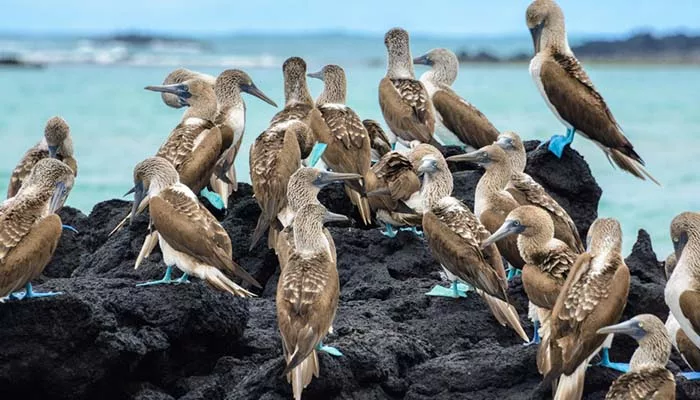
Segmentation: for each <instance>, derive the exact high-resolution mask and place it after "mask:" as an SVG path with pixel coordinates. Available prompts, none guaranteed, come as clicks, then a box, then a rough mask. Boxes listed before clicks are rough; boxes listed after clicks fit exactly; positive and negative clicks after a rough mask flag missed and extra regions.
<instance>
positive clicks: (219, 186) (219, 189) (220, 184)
mask: <svg viewBox="0 0 700 400" xmlns="http://www.w3.org/2000/svg"><path fill="white" fill-rule="evenodd" d="M209 186H211V188H212V190H213V191H214V192H215V193H216V194H218V195H219V197H221V201H222V202H223V203H224V209H226V208H227V207H228V196H229V194H230V190H229V185H228V184H227V183H226V182H224V181H222V180H221V179H219V178H218V177H217V176H216V174H212V175H211V177H210V178H209Z"/></svg>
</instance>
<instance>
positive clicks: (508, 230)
mask: <svg viewBox="0 0 700 400" xmlns="http://www.w3.org/2000/svg"><path fill="white" fill-rule="evenodd" d="M514 222H515V221H512V220H509V221H506V222H504V223H503V225H501V227H500V228H498V230H497V231H496V232H494V233H493V235H491V236H489V237H488V238H487V239H486V240H484V241H483V242H482V243H481V248H482V249H485V248H487V247H489V246H491V245H492V244H494V243H496V242H498V241H499V240H501V239H504V238H507V237H508V236H511V235H517V234H518V233H520V232H522V231H523V230H525V228H524V227H523V226H522V225H517V226H516V225H515V224H514Z"/></svg>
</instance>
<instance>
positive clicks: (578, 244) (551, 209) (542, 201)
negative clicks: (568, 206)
mask: <svg viewBox="0 0 700 400" xmlns="http://www.w3.org/2000/svg"><path fill="white" fill-rule="evenodd" d="M496 144H498V145H499V146H500V147H501V148H502V149H503V150H505V152H506V155H507V156H508V161H509V162H510V166H511V177H510V182H508V185H507V186H506V190H507V191H508V193H510V194H511V196H513V198H515V200H516V201H517V202H518V204H520V205H521V206H524V205H534V206H539V207H541V208H543V209H544V210H545V211H547V212H548V213H549V216H550V217H552V221H553V222H554V237H555V238H557V239H559V240H561V241H562V242H564V243H566V244H567V245H569V247H570V248H571V249H572V250H575V251H576V252H578V253H583V252H584V250H585V249H584V247H583V242H582V241H581V237H580V236H579V232H578V228H576V224H575V223H574V221H573V220H572V219H571V217H570V216H569V213H567V212H566V210H564V208H563V207H562V206H560V205H559V203H557V201H556V200H554V199H553V198H552V197H551V196H550V195H549V194H548V193H547V192H546V191H545V190H544V188H543V187H542V185H540V184H539V183H537V182H535V180H534V179H532V177H531V176H530V175H528V174H526V173H525V165H526V163H527V154H526V153H525V146H524V145H523V141H522V140H521V139H520V136H518V134H517V133H515V132H504V133H503V134H501V135H499V136H498V140H497V141H496Z"/></svg>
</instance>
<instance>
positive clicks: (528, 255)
mask: <svg viewBox="0 0 700 400" xmlns="http://www.w3.org/2000/svg"><path fill="white" fill-rule="evenodd" d="M553 236H554V234H553V233H550V232H544V231H538V232H537V233H535V234H534V235H528V236H525V235H518V239H517V241H516V242H517V244H518V251H519V252H520V255H521V256H522V258H523V260H525V262H527V263H528V264H533V265H534V264H537V261H536V260H535V258H537V257H536V256H537V254H540V253H543V252H546V251H548V250H549V249H550V248H553V247H555V246H556V244H557V243H556V242H555V241H554V237H553Z"/></svg>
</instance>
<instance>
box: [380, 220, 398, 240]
mask: <svg viewBox="0 0 700 400" xmlns="http://www.w3.org/2000/svg"><path fill="white" fill-rule="evenodd" d="M382 235H384V236H386V237H390V238H395V237H396V231H395V230H394V227H393V226H391V224H387V223H385V224H384V230H383V231H382Z"/></svg>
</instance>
